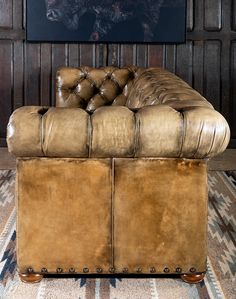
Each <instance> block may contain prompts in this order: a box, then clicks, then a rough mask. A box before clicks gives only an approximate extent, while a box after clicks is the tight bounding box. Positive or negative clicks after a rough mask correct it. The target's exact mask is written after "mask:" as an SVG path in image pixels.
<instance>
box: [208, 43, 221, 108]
mask: <svg viewBox="0 0 236 299" xmlns="http://www.w3.org/2000/svg"><path fill="white" fill-rule="evenodd" d="M220 64H221V44H220V41H206V42H205V47H204V95H205V97H206V98H207V99H208V100H209V101H210V102H211V103H212V104H213V106H214V107H215V108H216V109H217V110H218V111H219V110H220V95H221V74H220Z"/></svg>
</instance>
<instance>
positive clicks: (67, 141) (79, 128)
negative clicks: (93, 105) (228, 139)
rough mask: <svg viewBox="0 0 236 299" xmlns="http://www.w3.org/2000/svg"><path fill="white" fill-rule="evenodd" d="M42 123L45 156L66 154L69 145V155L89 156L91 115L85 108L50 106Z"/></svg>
mask: <svg viewBox="0 0 236 299" xmlns="http://www.w3.org/2000/svg"><path fill="white" fill-rule="evenodd" d="M41 125H42V135H43V141H42V150H43V153H44V155H45V156H48V157H50V156H52V157H57V156H65V153H66V152H67V149H68V147H69V148H70V150H69V151H68V153H67V155H66V156H67V157H88V150H89V145H88V142H89V129H88V126H89V115H88V114H87V113H86V112H85V111H84V110H82V109H68V108H61V109H56V108H50V109H49V110H48V111H47V113H45V115H44V117H43V118H42V124H41ZM68 133H69V134H68Z"/></svg>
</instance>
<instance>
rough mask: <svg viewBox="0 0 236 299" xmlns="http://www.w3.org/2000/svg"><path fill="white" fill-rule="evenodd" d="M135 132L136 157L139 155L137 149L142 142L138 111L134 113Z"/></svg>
mask: <svg viewBox="0 0 236 299" xmlns="http://www.w3.org/2000/svg"><path fill="white" fill-rule="evenodd" d="M134 118H135V132H134V157H137V151H138V148H139V144H140V117H139V115H138V113H134Z"/></svg>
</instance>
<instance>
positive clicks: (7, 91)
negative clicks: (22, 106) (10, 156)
mask: <svg viewBox="0 0 236 299" xmlns="http://www.w3.org/2000/svg"><path fill="white" fill-rule="evenodd" d="M0 65H1V71H0V122H1V123H0V138H4V137H5V136H6V127H7V123H8V119H9V116H10V114H11V111H12V43H11V42H8V41H0Z"/></svg>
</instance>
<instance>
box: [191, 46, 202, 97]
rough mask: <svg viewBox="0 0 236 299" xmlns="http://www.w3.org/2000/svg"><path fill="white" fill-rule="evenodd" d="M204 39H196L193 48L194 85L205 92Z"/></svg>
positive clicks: (199, 90)
mask: <svg viewBox="0 0 236 299" xmlns="http://www.w3.org/2000/svg"><path fill="white" fill-rule="evenodd" d="M203 49H204V42H203V41H195V42H194V48H193V87H194V88H195V89H196V90H197V91H198V92H200V93H201V94H203V91H204V90H203V56H204V55H203Z"/></svg>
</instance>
